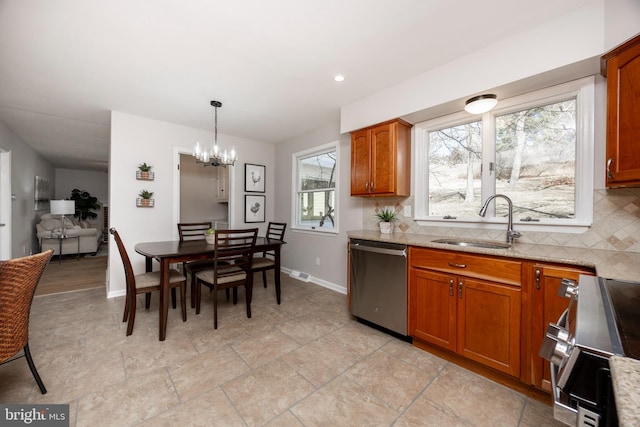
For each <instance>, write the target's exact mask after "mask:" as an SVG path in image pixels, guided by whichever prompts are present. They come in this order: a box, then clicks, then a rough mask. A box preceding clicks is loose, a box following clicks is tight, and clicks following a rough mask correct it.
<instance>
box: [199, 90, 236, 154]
mask: <svg viewBox="0 0 640 427" xmlns="http://www.w3.org/2000/svg"><path fill="white" fill-rule="evenodd" d="M211 106H212V107H213V108H215V122H214V129H215V133H214V139H213V144H211V146H209V147H207V146H206V145H205V144H200V143H199V142H196V145H195V146H194V147H193V157H195V158H196V162H197V163H202V164H203V165H205V166H233V164H234V163H235V162H236V160H238V156H237V154H236V151H235V150H234V149H231V151H227V150H223V151H220V147H218V108H220V107H222V102H220V101H211Z"/></svg>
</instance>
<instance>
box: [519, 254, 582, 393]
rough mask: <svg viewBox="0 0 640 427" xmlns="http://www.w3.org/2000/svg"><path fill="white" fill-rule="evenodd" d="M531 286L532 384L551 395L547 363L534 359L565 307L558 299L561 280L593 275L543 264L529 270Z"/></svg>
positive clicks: (549, 369)
mask: <svg viewBox="0 0 640 427" xmlns="http://www.w3.org/2000/svg"><path fill="white" fill-rule="evenodd" d="M533 272H534V275H535V277H534V281H533V283H534V286H533V287H532V293H533V296H532V303H533V310H532V318H531V324H532V332H531V333H532V335H531V373H532V383H533V385H535V386H536V387H540V388H542V389H543V390H546V391H549V392H550V391H551V368H550V367H549V362H547V361H546V360H544V359H543V358H541V357H540V356H539V355H538V351H540V346H541V345H542V341H543V339H544V334H545V332H546V330H547V326H548V325H549V323H551V322H553V323H556V322H557V321H558V318H560V315H561V314H562V312H563V311H564V310H566V308H567V307H568V306H569V300H568V299H567V298H564V297H561V296H558V289H559V288H560V283H561V282H562V279H571V280H578V276H579V275H580V274H588V275H593V273H592V272H591V271H590V270H587V269H580V268H571V267H556V266H548V265H543V264H536V265H534V266H533Z"/></svg>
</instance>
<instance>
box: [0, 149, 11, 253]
mask: <svg viewBox="0 0 640 427" xmlns="http://www.w3.org/2000/svg"><path fill="white" fill-rule="evenodd" d="M6 259H11V152H10V151H3V150H2V149H0V260H6Z"/></svg>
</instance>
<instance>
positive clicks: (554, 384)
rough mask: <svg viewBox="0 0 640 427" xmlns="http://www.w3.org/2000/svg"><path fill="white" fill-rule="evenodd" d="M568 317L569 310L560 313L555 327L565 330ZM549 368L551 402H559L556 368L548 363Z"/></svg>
mask: <svg viewBox="0 0 640 427" xmlns="http://www.w3.org/2000/svg"><path fill="white" fill-rule="evenodd" d="M568 316H569V309H568V308H567V309H566V310H565V311H563V312H562V314H561V315H560V317H559V318H558V323H557V325H558V326H560V327H561V328H565V327H566V326H567V317H568ZM549 366H550V368H551V390H552V392H553V400H554V402H559V401H560V389H559V388H558V385H557V378H558V367H557V366H556V365H555V364H553V363H551V362H549Z"/></svg>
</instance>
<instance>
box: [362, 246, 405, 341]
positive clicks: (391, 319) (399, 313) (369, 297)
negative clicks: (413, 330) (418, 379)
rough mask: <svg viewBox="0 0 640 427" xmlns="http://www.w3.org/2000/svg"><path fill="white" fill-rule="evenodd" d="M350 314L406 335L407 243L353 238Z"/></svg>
mask: <svg viewBox="0 0 640 427" xmlns="http://www.w3.org/2000/svg"><path fill="white" fill-rule="evenodd" d="M350 249H351V250H350V251H351V314H353V315H354V316H356V317H357V318H359V319H362V320H365V321H368V322H371V323H373V324H375V325H378V326H382V327H383V328H385V329H388V330H390V331H393V332H395V333H397V334H400V335H403V336H406V335H407V246H406V245H399V244H395V243H386V242H373V241H369V240H360V239H351V242H350Z"/></svg>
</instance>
